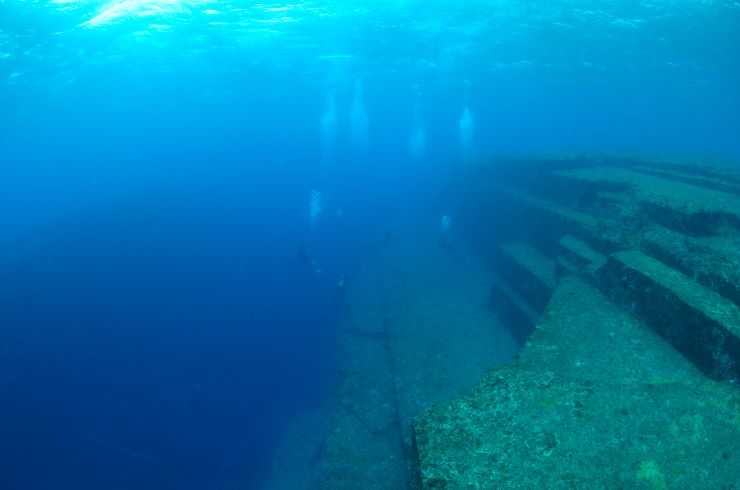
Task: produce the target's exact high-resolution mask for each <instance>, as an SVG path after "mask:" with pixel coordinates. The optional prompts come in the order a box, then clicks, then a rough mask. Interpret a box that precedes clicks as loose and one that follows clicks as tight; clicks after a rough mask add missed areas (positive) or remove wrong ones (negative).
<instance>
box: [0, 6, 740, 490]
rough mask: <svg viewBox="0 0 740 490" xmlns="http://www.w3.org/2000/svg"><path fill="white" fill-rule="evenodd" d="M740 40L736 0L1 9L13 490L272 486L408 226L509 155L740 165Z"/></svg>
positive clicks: (4, 395) (3, 356)
mask: <svg viewBox="0 0 740 490" xmlns="http://www.w3.org/2000/svg"><path fill="white" fill-rule="evenodd" d="M739 25H740V2H738V1H721V0H717V1H710V0H702V1H686V0H670V1H668V0H665V1H662V0H653V1H646V0H625V1H606V0H599V1H593V0H591V1H586V0H538V1H513V0H510V1H505V0H487V1H486V0H465V1H448V0H425V1H417V0H387V1H375V2H373V1H361V0H344V1H329V0H317V1H305V2H300V1H297V2H292V3H288V2H285V3H283V2H265V3H259V2H247V1H241V2H240V1H236V0H231V1H215V0H117V1H100V0H49V1H46V0H43V1H42V0H29V1H22V0H0V433H2V437H0V487H1V488H3V489H7V490H14V489H24V490H31V489H33V490H35V489H55V490H65V489H70V490H71V489H74V490H85V489H91V490H92V489H95V490H104V489H141V490H147V489H182V490H191V489H193V490H195V489H215V488H226V486H225V485H222V483H221V482H224V481H229V482H238V486H236V485H237V484H233V485H234V486H232V487H229V488H249V489H251V488H260V487H261V486H262V485H264V482H265V481H266V480H267V479H268V478H269V476H270V472H271V469H272V461H273V457H274V454H275V451H276V448H277V447H278V445H279V443H280V440H281V436H282V435H283V432H284V430H285V428H286V426H287V424H288V422H289V421H290V420H291V419H292V418H293V417H295V416H296V415H298V414H300V413H302V412H305V411H307V410H310V409H312V408H313V407H316V406H318V405H320V404H321V403H322V402H323V401H325V400H326V399H327V397H328V396H330V394H331V391H332V387H333V386H334V379H335V376H336V365H335V358H336V356H335V354H336V345H335V340H336V337H335V333H336V326H337V323H338V321H339V320H340V317H341V315H340V311H341V308H340V306H339V303H340V302H341V299H342V298H341V292H342V291H341V289H342V288H343V287H344V281H345V279H346V278H352V276H353V273H354V271H355V270H356V269H357V268H358V264H359V263H360V262H361V260H362V257H363V253H365V252H367V251H368V250H372V249H373V248H374V247H376V246H377V244H378V242H379V241H381V240H382V239H383V233H384V231H385V230H387V229H389V228H392V229H394V230H403V228H404V227H406V226H409V223H421V222H428V223H430V225H429V226H430V227H435V226H437V224H438V222H439V218H440V216H442V215H443V214H444V213H445V209H444V203H442V204H441V203H440V201H444V200H445V199H448V200H451V201H454V196H453V197H449V194H448V192H449V191H447V190H445V183H446V182H447V181H449V180H451V179H452V178H454V176H456V175H458V174H460V173H461V172H464V170H465V169H466V168H468V167H470V166H473V165H477V164H479V163H481V162H487V161H489V160H490V159H491V158H492V157H494V156H496V155H501V154H539V153H557V152H574V151H578V152H592V151H594V152H595V151H629V152H640V153H682V154H701V155H710V156H721V157H726V156H729V157H740V90H738V87H740V61H739V59H740V58H739V57H738V55H739V52H738V47H740V29H739V28H738V26H739ZM440 196H446V197H440ZM501 212H505V210H502V211H501ZM401 233H403V231H401ZM219 485H221V486H219Z"/></svg>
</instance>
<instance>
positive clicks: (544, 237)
mask: <svg viewBox="0 0 740 490" xmlns="http://www.w3.org/2000/svg"><path fill="white" fill-rule="evenodd" d="M487 189H488V190H489V191H491V192H493V193H495V194H496V195H497V196H498V197H499V199H500V200H501V201H502V203H503V204H502V205H503V206H504V207H508V206H511V207H512V209H516V210H517V212H518V213H520V214H521V221H522V222H524V223H536V225H537V226H536V228H537V230H538V233H537V236H536V237H535V238H536V240H537V241H538V242H539V241H544V242H548V241H551V242H556V241H557V240H558V239H559V238H560V237H561V236H562V235H563V234H565V233H569V234H572V235H575V236H578V237H580V238H582V239H583V240H586V241H588V242H589V243H591V244H592V246H594V247H597V248H598V250H599V251H601V252H602V253H611V252H614V251H616V250H619V249H620V248H622V247H620V245H619V244H618V243H617V242H616V241H615V240H614V239H613V238H611V237H610V236H609V235H608V234H605V233H604V232H603V231H602V230H600V228H599V223H598V221H597V219H596V218H595V217H593V216H591V215H589V214H586V213H583V212H580V211H577V210H574V209H572V208H570V207H568V206H564V205H562V204H559V203H557V202H554V201H552V200H549V199H544V198H542V197H539V196H536V195H533V194H530V193H528V192H526V191H523V190H521V189H517V188H514V187H509V186H504V185H498V184H489V185H488V187H487Z"/></svg>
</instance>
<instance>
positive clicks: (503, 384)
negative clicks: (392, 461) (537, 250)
mask: <svg viewBox="0 0 740 490" xmlns="http://www.w3.org/2000/svg"><path fill="white" fill-rule="evenodd" d="M738 406H740V393H739V392H738V390H737V389H736V387H735V386H732V385H729V384H726V383H717V382H714V381H712V380H709V379H707V378H706V377H704V376H703V375H702V373H701V372H700V371H699V370H698V369H696V368H695V367H694V366H693V365H692V364H691V363H689V362H688V361H687V360H686V359H685V358H684V357H683V356H681V355H680V354H679V353H678V352H676V351H675V350H674V349H673V348H672V347H671V346H670V345H669V344H668V343H667V342H665V341H664V340H663V339H661V338H660V337H659V336H658V335H657V334H656V333H655V332H654V331H653V330H651V329H650V328H648V327H647V326H645V325H644V324H643V323H642V322H640V321H639V320H638V319H636V318H635V317H634V316H632V315H630V314H629V313H628V312H626V311H625V310H624V309H623V308H621V307H619V306H618V305H617V304H615V303H614V302H612V301H610V300H608V299H607V298H606V297H605V296H604V295H602V294H601V293H599V292H598V291H597V290H596V289H595V288H594V287H592V286H590V285H589V284H588V283H586V282H585V281H583V280H580V279H576V278H572V277H565V278H563V279H562V280H561V281H560V283H559V284H558V287H557V289H556V291H555V293H554V295H553V298H552V300H551V302H550V304H549V305H548V308H547V310H546V312H545V314H544V315H543V316H542V317H541V318H540V321H539V323H538V327H537V329H536V331H535V333H534V334H533V335H532V338H531V339H530V341H529V342H528V343H527V345H526V346H525V347H524V348H523V350H522V351H521V353H520V358H519V360H518V361H515V362H514V363H513V364H511V365H509V366H506V367H503V368H497V369H492V370H491V371H489V373H488V374H487V375H486V376H485V377H484V378H483V379H482V380H481V382H480V383H479V384H478V385H477V387H476V388H475V389H474V390H473V391H472V392H470V393H469V394H468V395H466V396H464V397H462V398H460V399H458V400H454V401H451V402H449V403H445V404H441V405H437V406H435V407H432V408H431V409H429V410H427V411H426V412H424V413H423V414H422V415H421V416H420V417H418V418H417V420H416V423H415V426H414V438H415V447H416V449H417V462H418V470H419V471H418V474H419V480H420V487H421V488H422V489H436V488H723V487H727V484H726V483H727V482H735V481H736V478H737V464H738V463H740V423H738V419H739V415H738V411H737V410H738V408H737V407H738ZM677 455H680V457H677Z"/></svg>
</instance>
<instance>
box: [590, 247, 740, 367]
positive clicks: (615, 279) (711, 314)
mask: <svg viewBox="0 0 740 490" xmlns="http://www.w3.org/2000/svg"><path fill="white" fill-rule="evenodd" d="M602 271H603V275H602V284H603V286H604V287H605V288H606V289H607V290H608V291H609V293H610V295H611V296H612V297H613V298H615V299H617V300H618V301H619V302H621V303H622V304H623V305H625V306H626V307H628V308H629V309H630V310H631V311H632V312H633V313H635V314H636V315H638V316H640V317H641V318H643V319H644V320H645V322H646V323H647V324H648V325H650V326H651V327H652V328H653V329H654V330H655V331H656V332H658V333H659V334H660V335H661V336H662V337H663V338H665V339H667V340H668V341H669V342H670V343H671V344H673V345H674V346H675V347H676V348H677V349H678V350H679V351H680V352H682V353H683V354H684V355H685V356H686V357H687V358H688V359H690V360H691V361H692V362H693V363H694V364H695V365H696V366H697V367H699V368H700V369H701V370H702V371H704V372H705V373H706V374H708V375H710V376H712V377H713V378H716V379H730V380H736V379H737V378H738V377H740V309H739V308H738V307H737V306H736V305H735V304H734V303H732V301H730V300H728V299H726V298H724V297H722V296H720V295H719V294H718V293H716V292H714V291H712V290H710V289H708V288H706V287H704V286H702V285H700V284H699V283H697V282H695V281H694V280H692V279H691V278H689V277H687V276H686V275H685V274H683V273H682V272H679V271H677V270H676V269H673V268H671V267H669V266H667V265H665V264H664V263H663V262H660V261H658V260H657V259H654V258H652V257H650V256H648V255H645V254H643V253H642V252H639V251H636V250H628V251H624V252H618V253H615V254H613V255H612V256H610V257H609V260H608V262H607V264H606V266H605V267H604V268H603V269H602Z"/></svg>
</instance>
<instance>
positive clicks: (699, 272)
mask: <svg viewBox="0 0 740 490" xmlns="http://www.w3.org/2000/svg"><path fill="white" fill-rule="evenodd" d="M642 239H643V247H644V249H645V250H646V251H647V252H648V253H649V254H650V255H652V256H653V257H655V258H657V259H659V260H661V261H662V262H665V263H666V264H668V265H670V266H672V267H675V268H676V269H678V270H680V271H681V272H683V273H684V274H686V275H687V276H689V277H691V278H693V279H694V280H696V281H697V282H699V283H700V284H702V285H704V286H706V287H708V288H709V289H711V290H713V291H716V292H718V293H719V294H721V295H722V296H724V297H725V298H727V299H730V300H731V301H733V302H734V303H735V304H736V305H738V304H740V237H738V236H711V237H701V238H693V237H689V236H686V235H684V234H683V233H679V232H677V231H673V230H669V229H667V228H664V227H662V226H658V225H650V226H647V227H646V228H645V230H644V231H643V233H642Z"/></svg>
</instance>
